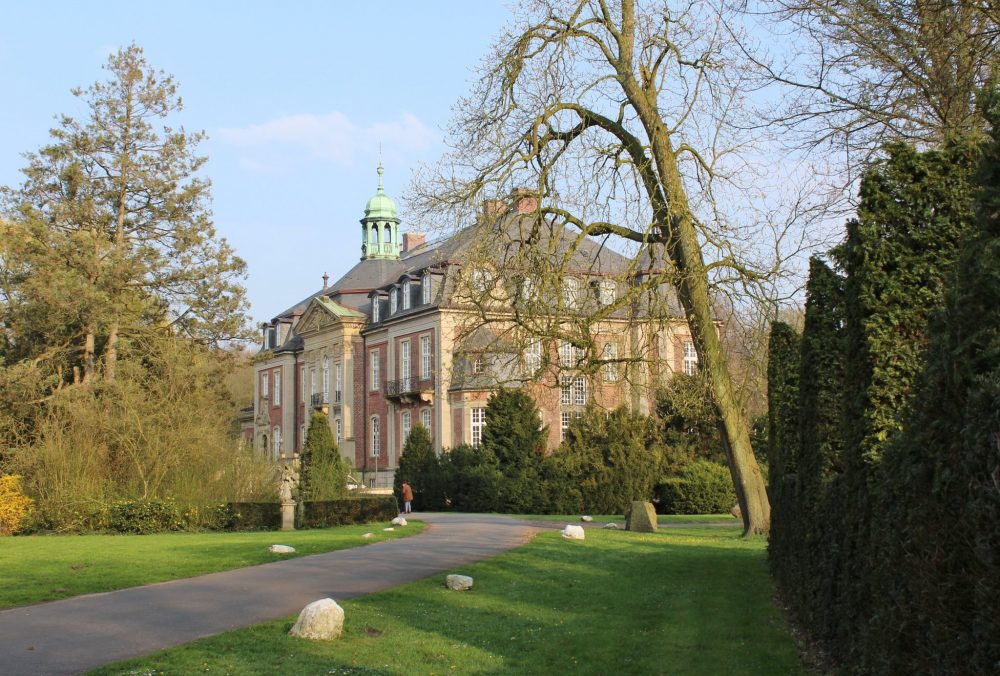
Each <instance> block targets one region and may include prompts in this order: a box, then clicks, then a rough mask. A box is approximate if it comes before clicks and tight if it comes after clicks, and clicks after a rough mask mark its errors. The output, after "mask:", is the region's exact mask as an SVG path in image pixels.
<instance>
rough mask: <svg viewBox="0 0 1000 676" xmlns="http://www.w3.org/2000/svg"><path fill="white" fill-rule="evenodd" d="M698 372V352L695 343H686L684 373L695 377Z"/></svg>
mask: <svg viewBox="0 0 1000 676" xmlns="http://www.w3.org/2000/svg"><path fill="white" fill-rule="evenodd" d="M697 371H698V351H697V350H695V349H694V343H691V342H685V343H684V373H686V374H687V375H689V376H693V375H694V374H695V372H697Z"/></svg>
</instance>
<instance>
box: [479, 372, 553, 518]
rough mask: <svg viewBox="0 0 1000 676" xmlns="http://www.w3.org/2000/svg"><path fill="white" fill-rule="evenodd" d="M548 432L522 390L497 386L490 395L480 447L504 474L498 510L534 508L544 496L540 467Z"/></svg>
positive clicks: (534, 404)
mask: <svg viewBox="0 0 1000 676" xmlns="http://www.w3.org/2000/svg"><path fill="white" fill-rule="evenodd" d="M547 436H548V428H547V427H543V426H542V419H541V415H540V414H539V412H538V405H537V404H536V403H535V400H534V399H532V398H531V397H530V396H529V395H527V394H526V393H525V392H523V391H521V390H513V389H507V388H500V389H498V390H497V391H496V392H494V393H493V395H492V396H490V400H489V402H488V403H487V404H486V425H485V426H484V428H483V439H482V451H483V452H484V453H485V454H487V455H491V456H494V457H496V459H497V462H498V463H499V466H500V471H501V472H502V474H503V480H502V482H501V487H500V503H499V508H500V510H501V511H505V512H527V511H533V509H534V507H535V505H537V504H538V502H539V501H540V500H541V498H542V497H543V494H544V491H543V489H542V485H541V476H540V469H541V460H542V457H543V456H544V454H545V438H546V437H547Z"/></svg>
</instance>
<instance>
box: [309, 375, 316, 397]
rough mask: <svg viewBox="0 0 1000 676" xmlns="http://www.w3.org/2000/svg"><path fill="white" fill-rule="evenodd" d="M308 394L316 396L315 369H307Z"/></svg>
mask: <svg viewBox="0 0 1000 676" xmlns="http://www.w3.org/2000/svg"><path fill="white" fill-rule="evenodd" d="M309 394H316V369H309Z"/></svg>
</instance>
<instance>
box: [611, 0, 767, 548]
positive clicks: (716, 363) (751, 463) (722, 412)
mask: <svg viewBox="0 0 1000 676" xmlns="http://www.w3.org/2000/svg"><path fill="white" fill-rule="evenodd" d="M625 7H626V9H631V4H630V3H625ZM630 19H631V17H630V16H629V15H626V22H625V23H624V27H625V28H626V29H628V28H629V26H628V24H629V23H631V21H630ZM623 32H625V33H627V30H626V31H623ZM625 46H628V47H629V49H630V42H627V43H625ZM622 65H624V66H627V68H628V70H627V72H626V71H625V68H623V67H622ZM618 72H619V77H620V80H621V83H622V87H623V89H624V90H625V93H626V95H627V96H628V98H629V101H630V102H631V103H632V105H633V106H634V107H635V110H636V112H637V113H638V115H639V119H640V120H641V122H642V124H643V126H644V128H645V129H646V133H647V134H648V135H649V146H650V151H651V153H652V159H653V162H654V165H655V167H656V172H657V174H658V183H659V187H660V188H661V189H662V193H659V194H654V195H653V196H652V205H653V214H654V218H655V219H656V221H657V222H658V223H660V226H659V227H660V230H661V232H662V233H663V234H664V235H665V236H666V237H667V241H668V242H670V244H669V245H668V251H669V253H670V257H671V260H672V261H673V263H674V265H675V266H676V267H677V270H678V272H679V273H680V283H679V284H678V296H679V298H680V301H681V304H682V305H683V307H684V313H685V315H686V318H687V321H688V325H689V326H690V328H691V332H692V334H693V338H694V344H695V348H696V349H697V351H698V359H699V363H700V365H701V368H702V369H703V370H704V371H705V373H706V374H707V375H708V379H709V383H710V385H711V387H712V397H713V400H714V402H715V407H716V410H717V412H718V417H719V430H720V433H721V434H720V436H721V438H722V444H723V447H724V448H725V451H726V457H727V460H728V461H729V471H730V473H731V474H732V477H733V486H734V488H735V489H736V495H737V498H738V500H739V505H740V512H741V514H742V517H743V533H744V535H748V534H767V533H768V532H770V528H771V504H770V502H769V501H768V498H767V489H766V488H765V486H764V478H763V475H762V474H761V471H760V467H759V466H758V465H757V459H756V458H755V457H754V454H753V448H752V447H751V444H750V426H749V425H748V424H747V421H746V416H745V415H744V414H743V411H742V409H741V408H740V405H739V403H738V401H737V399H736V396H735V391H734V388H733V383H732V378H731V377H730V374H729V366H728V364H727V363H726V355H725V352H724V350H723V348H722V341H721V340H720V339H719V334H718V332H717V330H716V326H715V321H714V317H713V316H712V302H711V298H710V296H709V292H708V273H707V271H706V269H705V261H704V257H703V256H702V251H701V245H700V243H699V242H698V232H697V230H696V228H695V222H694V217H693V215H692V213H691V209H690V206H689V203H688V199H687V192H686V190H685V188H684V182H683V179H682V177H681V173H680V169H679V168H678V166H677V152H676V150H675V149H674V148H673V145H672V143H671V140H670V133H669V131H668V130H667V128H666V126H665V125H664V123H663V119H662V118H661V117H660V113H659V110H658V108H657V106H656V92H655V91H653V90H652V89H649V88H646V89H644V88H642V87H640V86H639V84H638V82H637V81H636V80H635V79H634V77H633V76H632V74H631V63H630V62H629V63H626V64H620V65H619V69H618Z"/></svg>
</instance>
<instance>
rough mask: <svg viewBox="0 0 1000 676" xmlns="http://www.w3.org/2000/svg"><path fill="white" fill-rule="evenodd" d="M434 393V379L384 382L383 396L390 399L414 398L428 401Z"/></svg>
mask: <svg viewBox="0 0 1000 676" xmlns="http://www.w3.org/2000/svg"><path fill="white" fill-rule="evenodd" d="M433 392H434V377H433V376H429V377H427V378H400V379H399V380H387V381H385V396H387V397H391V398H400V399H402V398H404V397H414V398H418V399H422V400H424V401H429V398H428V397H429V396H431V395H433Z"/></svg>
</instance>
